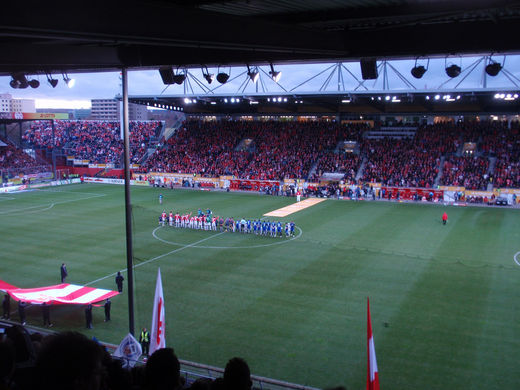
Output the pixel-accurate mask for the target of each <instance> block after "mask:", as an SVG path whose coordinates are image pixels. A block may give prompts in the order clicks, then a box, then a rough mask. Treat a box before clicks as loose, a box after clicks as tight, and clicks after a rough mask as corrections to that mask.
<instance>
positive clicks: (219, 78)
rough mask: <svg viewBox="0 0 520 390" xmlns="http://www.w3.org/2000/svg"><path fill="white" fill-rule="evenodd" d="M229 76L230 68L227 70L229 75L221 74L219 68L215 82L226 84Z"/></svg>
mask: <svg viewBox="0 0 520 390" xmlns="http://www.w3.org/2000/svg"><path fill="white" fill-rule="evenodd" d="M230 75H231V67H230V68H229V73H225V72H221V71H220V66H219V67H218V74H217V81H218V82H219V83H220V84H226V83H227V81H228V80H229V76H230Z"/></svg>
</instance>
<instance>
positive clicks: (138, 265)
mask: <svg viewBox="0 0 520 390" xmlns="http://www.w3.org/2000/svg"><path fill="white" fill-rule="evenodd" d="M224 233H225V232H220V233H217V234H213V235H212V236H209V237H206V238H203V239H202V240H199V241H195V242H192V243H191V244H188V245H184V246H182V247H180V248H177V249H174V250H172V251H169V252H167V253H163V254H162V255H159V256H155V257H152V258H151V259H148V260H146V261H143V262H142V263H139V264H135V265H134V266H133V267H132V268H133V269H136V268H137V267H140V266H142V265H145V264H148V263H151V262H153V261H156V260H159V259H162V258H163V257H166V256H169V255H173V254H174V253H177V252H180V251H182V250H184V249H186V248H192V247H196V245H198V244H200V243H201V242H204V241H207V240H210V239H212V238H214V237H218V236H220V235H221V234H224ZM119 272H126V268H125V269H122V270H119ZM116 275H117V271H116V272H113V273H111V274H110V275H107V276H103V277H102V278H99V279H96V280H93V281H92V282H89V283H86V284H85V286H89V285H91V284H94V283H97V282H100V281H102V280H105V279H108V278H111V277H114V276H116Z"/></svg>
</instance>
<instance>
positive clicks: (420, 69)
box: [411, 65, 426, 79]
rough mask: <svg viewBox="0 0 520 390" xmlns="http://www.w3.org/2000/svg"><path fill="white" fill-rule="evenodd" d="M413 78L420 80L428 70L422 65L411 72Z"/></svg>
mask: <svg viewBox="0 0 520 390" xmlns="http://www.w3.org/2000/svg"><path fill="white" fill-rule="evenodd" d="M411 73H412V76H413V77H415V78H416V79H420V78H421V77H423V75H424V74H425V73H426V68H425V67H424V66H422V65H419V66H415V67H413V68H412V70H411Z"/></svg>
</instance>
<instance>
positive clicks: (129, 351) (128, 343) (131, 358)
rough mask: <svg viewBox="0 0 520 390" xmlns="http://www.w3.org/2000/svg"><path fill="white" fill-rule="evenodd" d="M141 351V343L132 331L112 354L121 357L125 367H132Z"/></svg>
mask: <svg viewBox="0 0 520 390" xmlns="http://www.w3.org/2000/svg"><path fill="white" fill-rule="evenodd" d="M141 353H142V349H141V344H139V343H138V342H137V340H136V339H135V337H134V336H132V334H131V333H128V334H127V335H126V337H125V338H124V339H123V341H121V344H119V347H117V349H116V350H115V352H114V354H113V355H112V356H115V357H119V358H121V359H122V360H123V367H124V368H131V367H133V366H134V365H135V363H136V362H137V359H139V356H141Z"/></svg>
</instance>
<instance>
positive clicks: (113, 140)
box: [22, 120, 162, 164]
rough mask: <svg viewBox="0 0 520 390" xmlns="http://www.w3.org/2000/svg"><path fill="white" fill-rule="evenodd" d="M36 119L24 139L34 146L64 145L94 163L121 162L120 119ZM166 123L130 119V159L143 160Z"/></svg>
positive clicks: (66, 148) (57, 146) (134, 161)
mask: <svg viewBox="0 0 520 390" xmlns="http://www.w3.org/2000/svg"><path fill="white" fill-rule="evenodd" d="M54 123H55V126H54V131H53V129H52V126H51V124H50V122H49V121H37V122H34V123H33V124H32V125H31V127H30V128H29V129H28V130H27V131H26V132H25V133H24V134H23V136H22V139H23V141H24V142H25V143H26V144H27V145H28V146H30V147H34V148H47V149H52V148H62V149H63V151H64V153H66V154H68V155H70V156H74V158H76V159H81V160H89V161H90V162H91V163H99V164H105V163H117V164H119V163H120V162H121V159H122V154H123V140H122V139H121V136H120V133H121V130H120V125H119V122H98V121H64V120H56V121H54ZM161 126H162V123H161V122H159V121H150V122H137V121H131V122H130V159H131V162H132V163H137V162H139V161H140V160H141V159H142V158H143V156H144V155H145V153H146V149H147V147H148V146H149V142H150V140H152V139H153V138H154V137H156V136H157V135H158V134H159V132H160V128H161Z"/></svg>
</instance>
